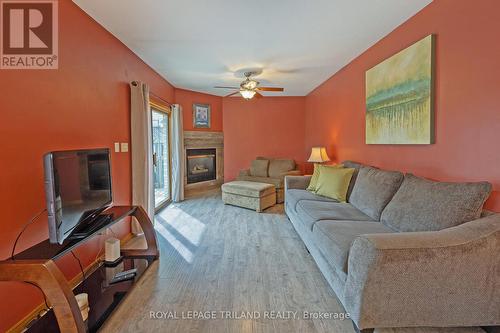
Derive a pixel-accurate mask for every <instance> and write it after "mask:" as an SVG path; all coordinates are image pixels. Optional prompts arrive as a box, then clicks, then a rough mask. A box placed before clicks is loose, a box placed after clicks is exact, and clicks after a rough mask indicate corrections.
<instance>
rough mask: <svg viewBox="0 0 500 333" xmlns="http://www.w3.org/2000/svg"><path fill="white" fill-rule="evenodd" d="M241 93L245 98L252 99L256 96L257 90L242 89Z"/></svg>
mask: <svg viewBox="0 0 500 333" xmlns="http://www.w3.org/2000/svg"><path fill="white" fill-rule="evenodd" d="M240 94H241V96H242V97H243V98H244V99H252V98H253V97H254V96H255V91H254V90H248V89H241V90H240Z"/></svg>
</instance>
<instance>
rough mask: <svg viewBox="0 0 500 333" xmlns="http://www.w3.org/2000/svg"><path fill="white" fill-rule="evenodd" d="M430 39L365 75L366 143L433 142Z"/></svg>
mask: <svg viewBox="0 0 500 333" xmlns="http://www.w3.org/2000/svg"><path fill="white" fill-rule="evenodd" d="M433 76H434V36H433V35H429V36H427V37H425V38H424V39H421V40H420V41H418V42H416V43H415V44H413V45H411V46H409V47H408V48H406V49H404V50H402V51H400V52H399V53H397V54H395V55H393V56H392V57H390V58H389V59H386V60H385V61H383V62H382V63H380V64H378V65H377V66H375V67H373V68H372V69H370V70H368V71H367V72H366V143H367V144H432V143H434V110H433V109H434V105H433V104H434V103H433V94H434V91H433V90H434V87H433V82H434V81H433V79H434V78H433Z"/></svg>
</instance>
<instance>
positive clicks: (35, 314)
mask: <svg viewBox="0 0 500 333" xmlns="http://www.w3.org/2000/svg"><path fill="white" fill-rule="evenodd" d="M133 237H134V235H133V234H131V233H129V234H127V235H126V236H125V237H123V238H122V239H121V240H120V244H121V245H123V244H125V243H127V242H128V241H129V240H131V239H132V238H133ZM103 259H104V253H102V254H101V255H100V256H99V257H97V258H96V260H94V261H93V262H92V263H91V264H90V265H88V266H87V267H85V269H84V270H83V272H84V273H85V276H89V275H90V274H92V273H93V272H94V271H95V270H96V269H97V268H98V266H99V263H100V262H101V261H102V260H103ZM82 279H83V274H82V272H79V273H78V274H77V275H75V276H74V277H73V278H72V279H71V280H69V281H68V283H69V286H70V288H71V289H74V288H76V286H78V285H79V284H80V283H81V282H82ZM45 311H46V309H45V303H44V302H42V303H40V304H39V305H38V306H37V307H35V308H34V309H33V310H32V311H31V312H30V313H28V314H27V315H26V316H24V317H23V318H22V319H21V320H19V321H18V322H17V323H16V324H15V325H14V326H12V327H11V328H9V329H8V330H7V333H20V332H23V331H24V330H25V329H26V327H28V325H29V324H30V323H31V322H32V321H33V320H35V319H37V318H39V317H42V316H43V315H44V314H45Z"/></svg>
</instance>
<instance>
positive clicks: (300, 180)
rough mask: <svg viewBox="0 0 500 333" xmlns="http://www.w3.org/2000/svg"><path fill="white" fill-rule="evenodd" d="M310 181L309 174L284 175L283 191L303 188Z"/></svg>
mask: <svg viewBox="0 0 500 333" xmlns="http://www.w3.org/2000/svg"><path fill="white" fill-rule="evenodd" d="M310 182H311V176H285V191H287V190H291V189H297V190H305V189H306V188H307V187H308V186H309V183H310Z"/></svg>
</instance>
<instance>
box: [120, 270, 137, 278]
mask: <svg viewBox="0 0 500 333" xmlns="http://www.w3.org/2000/svg"><path fill="white" fill-rule="evenodd" d="M132 273H134V274H137V268H132V269H129V270H128V271H123V272H119V273H116V274H115V278H118V277H121V276H124V275H127V274H132Z"/></svg>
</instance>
